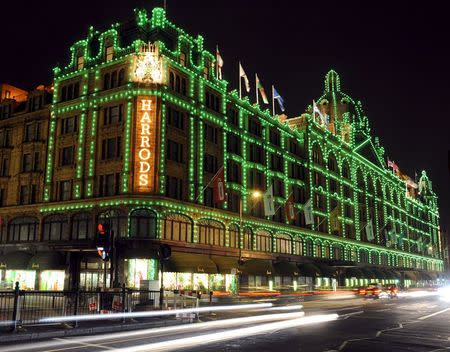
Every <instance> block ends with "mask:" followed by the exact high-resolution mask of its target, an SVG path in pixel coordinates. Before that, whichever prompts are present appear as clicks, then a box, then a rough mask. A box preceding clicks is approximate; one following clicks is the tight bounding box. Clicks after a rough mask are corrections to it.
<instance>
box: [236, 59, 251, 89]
mask: <svg viewBox="0 0 450 352" xmlns="http://www.w3.org/2000/svg"><path fill="white" fill-rule="evenodd" d="M242 78H243V79H244V82H245V90H246V91H247V93H248V92H250V81H249V80H248V77H247V74H246V73H245V71H244V68H243V67H242V65H241V63H239V86H241V80H242Z"/></svg>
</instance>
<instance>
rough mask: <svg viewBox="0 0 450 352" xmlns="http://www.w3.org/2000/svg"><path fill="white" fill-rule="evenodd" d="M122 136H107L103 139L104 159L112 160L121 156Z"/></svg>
mask: <svg viewBox="0 0 450 352" xmlns="http://www.w3.org/2000/svg"><path fill="white" fill-rule="evenodd" d="M121 149H122V138H121V137H115V138H107V139H104V140H103V141H102V160H112V159H118V158H120V157H121V155H122V152H121Z"/></svg>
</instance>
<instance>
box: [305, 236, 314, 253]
mask: <svg viewBox="0 0 450 352" xmlns="http://www.w3.org/2000/svg"><path fill="white" fill-rule="evenodd" d="M305 255H306V256H307V257H313V256H314V251H313V242H312V240H311V239H310V238H308V239H306V241H305Z"/></svg>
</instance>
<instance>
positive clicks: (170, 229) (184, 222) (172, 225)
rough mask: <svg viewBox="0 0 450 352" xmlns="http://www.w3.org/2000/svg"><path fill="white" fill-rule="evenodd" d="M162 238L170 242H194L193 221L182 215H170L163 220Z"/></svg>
mask: <svg viewBox="0 0 450 352" xmlns="http://www.w3.org/2000/svg"><path fill="white" fill-rule="evenodd" d="M162 237H163V239H165V240H169V241H179V242H192V221H191V219H189V218H188V217H187V216H185V215H182V214H169V215H167V216H166V217H165V218H164V219H163V220H162Z"/></svg>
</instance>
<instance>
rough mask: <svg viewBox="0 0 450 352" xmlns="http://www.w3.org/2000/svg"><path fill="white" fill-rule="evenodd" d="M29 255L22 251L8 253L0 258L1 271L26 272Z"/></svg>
mask: <svg viewBox="0 0 450 352" xmlns="http://www.w3.org/2000/svg"><path fill="white" fill-rule="evenodd" d="M30 258H31V254H30V253H27V252H22V251H16V252H10V253H7V254H3V255H1V256H0V268H1V269H13V270H14V269H16V270H27V268H28V262H29V261H30Z"/></svg>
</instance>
